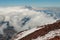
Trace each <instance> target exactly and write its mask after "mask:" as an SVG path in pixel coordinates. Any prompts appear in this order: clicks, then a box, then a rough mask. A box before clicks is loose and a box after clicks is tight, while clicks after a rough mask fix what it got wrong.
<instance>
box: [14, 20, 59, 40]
mask: <svg viewBox="0 0 60 40" xmlns="http://www.w3.org/2000/svg"><path fill="white" fill-rule="evenodd" d="M40 27H43V28H41V29H38V28H40ZM40 27H37V28H36V29H38V30H36V31H34V32H32V33H30V34H28V35H26V36H24V37H22V38H19V37H21V36H18V37H17V38H16V36H17V35H16V36H15V37H14V38H13V40H15V39H17V40H32V39H36V38H37V37H39V36H40V37H41V36H44V35H46V34H47V33H49V32H50V31H54V30H57V29H60V20H58V21H57V22H55V23H53V24H48V25H43V26H40ZM55 38H56V39H55ZM49 40H60V37H58V36H56V37H54V38H53V39H49Z"/></svg>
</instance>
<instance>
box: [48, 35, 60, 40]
mask: <svg viewBox="0 0 60 40" xmlns="http://www.w3.org/2000/svg"><path fill="white" fill-rule="evenodd" d="M49 40H60V36H55V37H54V38H51V39H49Z"/></svg>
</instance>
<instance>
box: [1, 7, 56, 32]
mask: <svg viewBox="0 0 60 40" xmlns="http://www.w3.org/2000/svg"><path fill="white" fill-rule="evenodd" d="M0 15H3V16H5V21H9V22H10V25H13V26H14V28H15V29H16V30H17V31H18V32H19V31H22V30H25V29H28V28H29V27H30V28H33V27H36V26H41V25H45V24H50V23H53V22H55V19H54V18H53V17H51V16H49V15H47V14H45V13H44V12H36V11H34V10H29V9H27V8H23V7H2V8H0ZM24 17H30V18H31V19H30V20H29V21H28V22H26V24H25V25H24V26H23V27H21V26H22V25H21V24H22V21H21V20H22V19H23V18H24Z"/></svg>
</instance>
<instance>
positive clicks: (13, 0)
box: [0, 0, 60, 7]
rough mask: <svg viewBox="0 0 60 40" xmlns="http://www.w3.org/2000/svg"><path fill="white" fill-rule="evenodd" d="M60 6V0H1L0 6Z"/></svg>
mask: <svg viewBox="0 0 60 40" xmlns="http://www.w3.org/2000/svg"><path fill="white" fill-rule="evenodd" d="M25 5H27V6H33V7H60V0H0V6H25Z"/></svg>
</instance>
